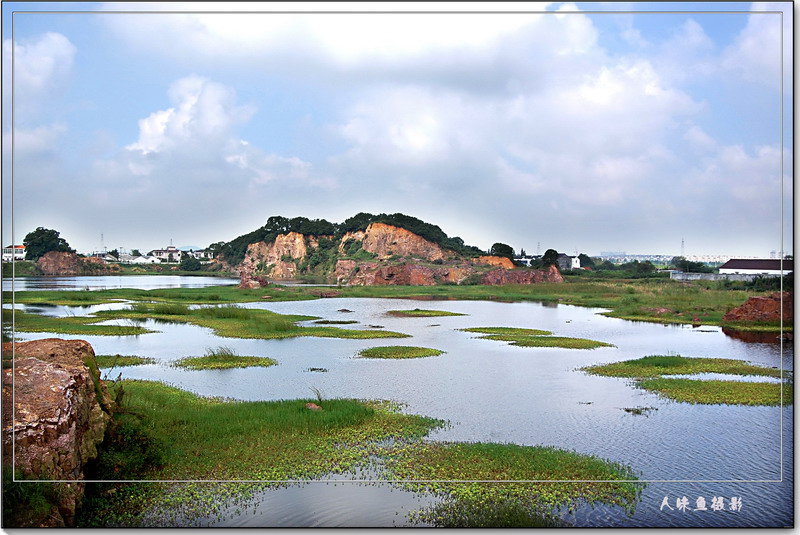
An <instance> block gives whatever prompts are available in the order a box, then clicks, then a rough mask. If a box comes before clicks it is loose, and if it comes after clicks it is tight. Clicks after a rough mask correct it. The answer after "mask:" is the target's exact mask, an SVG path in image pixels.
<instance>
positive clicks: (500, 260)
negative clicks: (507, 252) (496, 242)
mask: <svg viewBox="0 0 800 535" xmlns="http://www.w3.org/2000/svg"><path fill="white" fill-rule="evenodd" d="M472 263H473V264H484V265H487V266H498V267H501V268H503V269H514V262H512V261H511V259H510V258H506V257H504V256H490V255H485V256H479V257H478V258H476V259H474V260H473V261H472Z"/></svg>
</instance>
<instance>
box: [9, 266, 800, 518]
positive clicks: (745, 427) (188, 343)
mask: <svg viewBox="0 0 800 535" xmlns="http://www.w3.org/2000/svg"><path fill="white" fill-rule="evenodd" d="M149 278H150V277H148V279H149ZM215 280H216V281H217V283H218V281H219V279H215ZM109 306H121V305H105V306H104V307H105V308H107V307H109ZM242 306H246V307H251V308H263V309H268V310H272V311H274V312H279V313H286V314H304V315H312V316H318V317H321V318H325V319H329V320H354V321H357V322H358V323H355V324H353V325H347V326H346V327H347V328H359V329H387V330H393V331H399V332H403V333H407V334H410V335H412V337H411V338H402V339H382V340H378V339H375V340H340V339H326V338H311V337H308V338H294V339H287V340H242V339H233V338H220V337H217V336H215V335H213V334H212V333H211V331H210V330H208V329H204V328H200V327H195V326H190V325H178V324H163V323H155V322H152V321H150V322H147V323H146V324H143V325H144V326H145V327H147V328H150V329H153V330H157V331H159V332H157V333H153V334H146V335H141V336H135V337H105V336H103V337H83V338H84V339H86V340H88V341H89V342H90V343H91V344H92V345H93V347H94V349H95V352H96V353H98V354H115V353H119V354H123V355H141V356H148V357H153V358H155V359H156V360H157V363H156V364H151V365H145V366H137V367H129V368H120V369H118V370H114V371H113V372H112V374H113V376H114V377H116V375H117V374H118V373H120V372H121V373H122V375H123V377H126V378H135V379H153V380H160V381H166V382H169V383H171V384H173V385H175V386H178V387H180V388H184V389H187V390H191V391H193V392H197V393H199V394H202V395H209V396H226V397H233V398H238V399H244V400H275V399H287V398H311V397H314V394H313V392H312V389H313V388H317V389H319V390H320V391H321V392H322V394H323V396H324V397H328V398H332V397H349V398H367V399H391V400H394V401H398V402H401V403H403V404H405V405H406V407H405V409H404V410H405V411H406V412H409V413H415V414H423V415H426V416H431V417H435V418H441V419H444V420H448V421H449V423H450V424H451V425H450V426H448V427H447V428H445V429H440V430H437V431H434V432H432V433H431V434H430V435H429V439H431V440H447V441H488V442H509V443H515V444H523V445H548V446H555V447H558V448H564V449H569V450H575V451H578V452H580V453H585V454H592V455H597V456H599V457H602V458H606V459H610V460H613V461H617V462H621V463H625V464H629V465H630V466H632V467H633V468H634V470H635V471H636V472H637V474H638V476H639V478H640V479H641V480H642V481H648V482H649V483H648V485H647V486H646V487H645V488H644V490H643V493H642V496H641V499H640V500H639V502H638V504H637V507H636V511H635V513H634V514H633V515H632V516H628V515H626V514H625V513H624V512H623V511H622V510H621V509H619V508H615V507H605V506H596V507H594V508H592V507H588V506H586V507H579V508H578V510H577V511H576V512H575V513H574V514H572V515H569V516H566V517H565V519H566V520H567V521H569V522H571V523H573V524H575V525H577V526H643V527H650V526H652V527H655V526H752V527H757V526H787V525H791V524H792V523H793V512H792V510H793V503H792V500H793V494H792V482H793V463H792V458H793V449H792V442H793V434H792V430H793V428H792V421H793V406H789V407H783V408H780V407H740V406H722V405H720V406H717V405H692V404H687V403H677V402H673V401H668V400H664V399H662V398H659V397H658V396H657V395H654V394H650V393H648V392H645V391H642V390H638V389H636V388H634V387H633V386H632V385H631V384H630V382H629V381H628V380H626V379H617V378H607V377H597V376H591V375H587V374H585V373H583V372H582V371H580V370H579V368H581V367H583V366H588V365H591V364H598V363H607V362H616V361H620V360H628V359H634V358H639V357H642V356H645V355H654V354H659V355H664V354H679V355H683V356H692V357H721V358H733V359H742V360H747V361H751V362H753V363H757V364H761V365H764V366H770V367H775V368H782V369H784V370H787V371H788V370H792V369H793V357H794V353H793V346H792V344H791V343H786V342H784V343H782V344H781V343H779V342H777V341H772V342H760V343H754V342H745V341H743V340H740V339H737V338H733V337H731V336H727V335H726V334H725V333H723V332H722V330H721V329H719V328H716V327H708V326H704V327H702V328H697V329H693V328H691V327H684V326H665V325H661V324H653V323H636V322H629V321H624V320H618V319H613V318H606V317H604V316H600V315H599V314H598V313H599V312H602V310H601V309H590V308H580V307H573V306H566V305H558V306H553V305H543V304H538V303H498V302H480V301H427V302H424V303H423V302H420V301H412V300H398V299H342V298H336V299H319V300H315V301H300V302H283V303H281V302H275V303H261V302H259V303H250V304H245V305H242ZM100 308H103V307H96V308H95V307H83V308H74V309H71V310H70V307H53V308H49V307H48V308H46V309H42V308H39V309H37V310H36V311H37V312H40V313H41V312H43V311H46V312H47V313H51V314H56V315H62V314H87V313H91V312H92V311H94V310H98V309H100ZM413 308H427V309H437V310H448V311H452V312H459V313H462V314H466V315H465V316H452V317H433V318H397V317H392V316H389V315H387V311H388V310H396V309H413ZM29 310H30V309H29ZM341 310H348V311H349V312H342V311H341ZM481 326H483V327H486V326H504V327H528V328H536V329H545V330H549V331H552V332H553V334H554V335H556V336H568V337H578V338H590V339H593V340H599V341H603V342H609V343H612V344H614V345H615V347H608V348H598V349H594V350H574V349H558V348H522V347H514V346H511V345H508V344H507V343H506V342H500V341H491V340H481V339H478V338H477V337H476V335H474V334H471V333H466V332H462V331H460V330H459V329H463V328H466V327H481ZM47 336H50V335H48V334H46V333H36V334H25V333H22V334H20V335H19V338H21V339H23V340H29V339H34V338H44V337H47ZM62 337H64V338H79V337H78V336H62ZM220 345H225V346H229V347H231V348H232V349H234V350H235V351H236V352H237V353H239V354H241V355H256V356H265V357H271V358H274V359H276V360H278V362H279V365H278V366H274V367H271V368H248V369H238V370H204V371H187V370H180V369H177V368H173V367H171V366H170V363H171V362H172V361H174V360H176V359H178V358H182V357H186V356H199V355H203V354H204V353H205V352H206V350H207V349H208V348H212V347H217V346H220ZM380 345H413V346H424V347H431V348H436V349H440V350H442V351H444V352H445V353H444V354H443V355H440V356H437V357H430V358H424V359H413V360H399V361H391V360H368V359H360V358H357V357H356V354H357V353H358V352H359V351H360V350H362V349H365V348H368V347H374V346H380ZM309 368H325V369H327V370H328V371H327V372H312V371H309ZM634 407H646V408H649V409H650V410H647V411H644V413H643V414H631V413H629V412H626V411H625V410H623V409H624V408H634ZM682 497H686V498H687V499H688V501H689V506H690V507H689V508H688V509H686V510H681V509H679V508H678V507H677V502H676V500H678V499H680V498H682ZM720 497H721V498H723V503H724V507H725V510H722V511H716V510H712V509H711V507H710V504H711V503H712V499H713V498H720ZM665 498H666V500H667V506H666V507H662V504H663V503H664V499H665ZM700 498H703V500H704V501H705V502H706V503H707V504H708V506H707V510H705V511H703V510H698V511H696V510H695V509H701V508H700V507H698V505H697V503H698V500H699V499H700ZM731 498H738V499H741V504H742V507H741V509H740V510H736V511H731V510H729V508H730V501H731ZM419 499H421V498H419V497H414V496H413V495H411V496H410V495H409V493H404V492H401V491H399V490H397V489H394V488H393V487H392V486H391V485H389V484H381V485H366V484H359V483H339V484H338V485H337V486H336V487H331V484H330V483H324V482H316V483H314V482H312V483H309V484H306V485H303V486H297V487H290V488H289V489H279V490H273V491H266V492H265V493H264V494H263V499H262V500H261V502H260V503H258V504H256V505H255V506H254V507H252V508H250V509H248V510H246V511H238V512H236V511H232V513H231V516H230V517H228V518H227V519H226V520H224V521H222V522H217V521H212V520H211V519H208V522H209V523H213V525H216V526H287V525H294V526H311V525H315V526H317V525H318V526H323V525H324V526H337V525H341V526H344V525H350V526H352V525H360V524H361V525H370V526H380V525H385V526H392V525H402V524H403V521H402V519H403V517H404V515H405V513H406V512H407V511H408V510H409V509H413V505H414V503H415V502H414V500H419ZM370 503H373V504H378V503H379V504H380V506H378V505H374V506H373V505H370V506H369V508H370V509H369V513H366V512H365V509H364V507H366V504H370ZM308 504H314V507H312V508H309V507H308ZM670 508H671V509H670ZM348 511H351V513H348ZM359 519H361V520H359ZM201 520H202V519H201Z"/></svg>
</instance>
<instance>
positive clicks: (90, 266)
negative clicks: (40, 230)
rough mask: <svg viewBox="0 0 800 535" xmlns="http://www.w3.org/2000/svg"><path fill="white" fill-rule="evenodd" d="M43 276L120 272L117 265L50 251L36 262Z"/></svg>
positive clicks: (97, 259)
mask: <svg viewBox="0 0 800 535" xmlns="http://www.w3.org/2000/svg"><path fill="white" fill-rule="evenodd" d="M36 267H37V268H38V269H39V271H40V272H41V273H42V274H43V275H49V276H57V275H60V276H73V275H94V274H99V273H112V272H115V271H120V269H121V268H120V267H119V266H118V265H117V264H106V263H105V262H103V261H102V260H101V259H99V258H81V257H79V256H78V255H77V254H75V253H67V252H56V251H50V252H49V253H46V254H45V255H44V256H42V257H41V258H39V260H37V261H36Z"/></svg>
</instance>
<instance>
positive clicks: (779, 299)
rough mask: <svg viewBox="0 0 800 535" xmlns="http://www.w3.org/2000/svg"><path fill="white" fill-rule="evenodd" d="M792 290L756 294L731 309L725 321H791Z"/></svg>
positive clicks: (724, 317)
mask: <svg viewBox="0 0 800 535" xmlns="http://www.w3.org/2000/svg"><path fill="white" fill-rule="evenodd" d="M792 307H793V298H792V294H791V292H776V293H774V294H771V295H768V296H756V297H751V298H750V299H748V300H747V301H746V302H745V303H744V304H743V305H741V306H738V307H736V308H734V309H731V310H730V311H729V312H728V313H727V314H725V315H724V316H723V317H722V319H723V320H724V321H780V320H781V319H783V321H785V322H791V321H792V319H793V317H794V313H793V308H792Z"/></svg>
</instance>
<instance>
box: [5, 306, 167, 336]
mask: <svg viewBox="0 0 800 535" xmlns="http://www.w3.org/2000/svg"><path fill="white" fill-rule="evenodd" d="M105 319H106V318H101V317H96V316H67V317H62V318H58V317H53V316H43V315H41V314H31V313H28V312H24V311H22V310H16V311H14V313H13V330H14V331H18V332H25V333H55V334H82V335H87V336H134V335H139V334H146V333H151V332H155V331H151V330H149V329H145V328H144V327H139V326H135V325H130V326H129V325H94V324H95V323H98V322H100V321H104V320H105ZM3 324H4V327H5V326H6V325H7V328H8V329H9V330H10V329H11V328H12V311H11V310H10V309H6V308H4V309H3Z"/></svg>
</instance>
